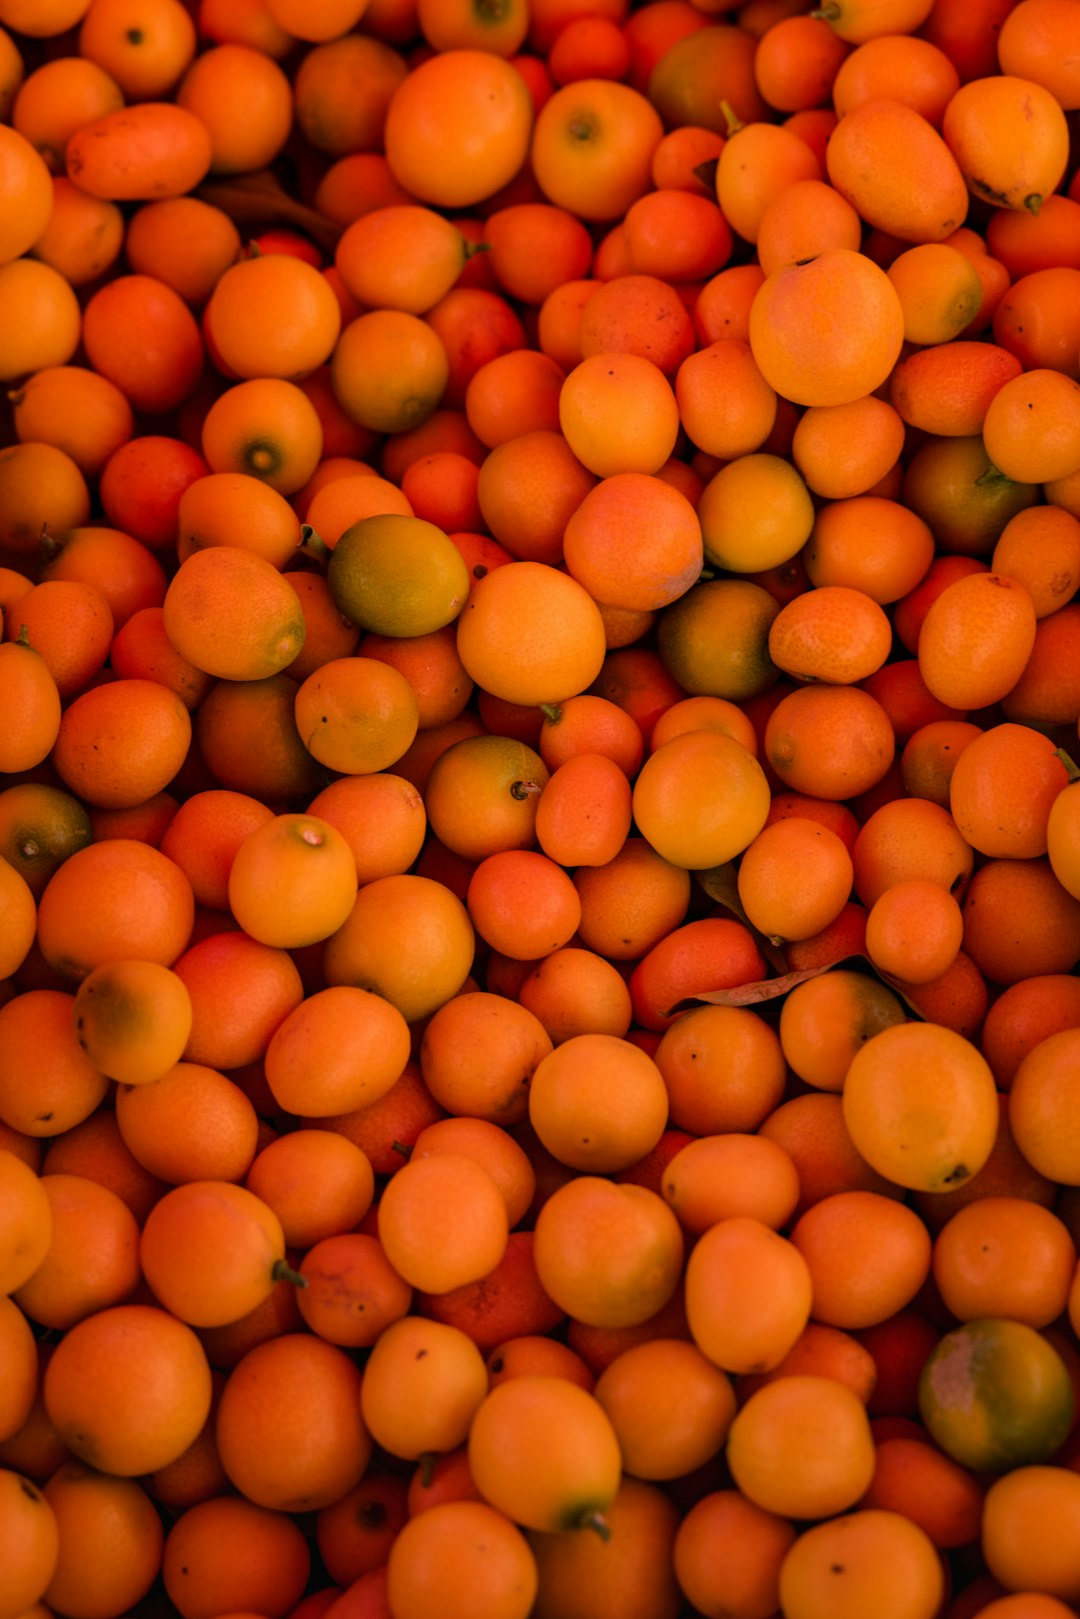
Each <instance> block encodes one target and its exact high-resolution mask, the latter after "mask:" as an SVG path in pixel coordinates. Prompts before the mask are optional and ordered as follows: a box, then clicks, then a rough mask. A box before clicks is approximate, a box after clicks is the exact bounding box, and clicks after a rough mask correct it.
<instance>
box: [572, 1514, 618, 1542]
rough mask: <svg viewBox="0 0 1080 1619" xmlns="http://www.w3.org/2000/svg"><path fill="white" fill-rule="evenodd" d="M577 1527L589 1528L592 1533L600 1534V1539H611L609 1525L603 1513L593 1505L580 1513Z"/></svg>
mask: <svg viewBox="0 0 1080 1619" xmlns="http://www.w3.org/2000/svg"><path fill="white" fill-rule="evenodd" d="M577 1528H578V1529H591V1530H592V1532H593V1534H594V1535H599V1536H600V1539H601V1540H610V1539H611V1525H610V1524H609V1523H608V1521H607V1519H606V1518H605V1517H604V1514H603V1513H602V1512H599V1511H598V1510H597V1509H596V1508H595V1507H594V1508H593V1509H592V1511H590V1512H583V1513H582V1515H581V1517H580V1518H579V1519H578V1521H577Z"/></svg>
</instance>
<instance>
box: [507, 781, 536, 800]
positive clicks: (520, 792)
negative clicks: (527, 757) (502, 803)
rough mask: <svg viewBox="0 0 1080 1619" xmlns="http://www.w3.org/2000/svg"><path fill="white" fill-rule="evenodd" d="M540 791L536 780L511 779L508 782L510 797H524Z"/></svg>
mask: <svg viewBox="0 0 1080 1619" xmlns="http://www.w3.org/2000/svg"><path fill="white" fill-rule="evenodd" d="M540 791H541V787H540V783H539V782H538V781H512V782H511V783H510V796H511V798H518V799H526V798H528V796H529V794H530V793H538V792H540Z"/></svg>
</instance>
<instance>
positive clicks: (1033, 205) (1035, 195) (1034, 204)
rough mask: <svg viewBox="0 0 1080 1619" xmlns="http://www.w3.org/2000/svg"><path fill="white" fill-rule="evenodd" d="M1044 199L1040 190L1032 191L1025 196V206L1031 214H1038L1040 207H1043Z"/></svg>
mask: <svg viewBox="0 0 1080 1619" xmlns="http://www.w3.org/2000/svg"><path fill="white" fill-rule="evenodd" d="M1042 201H1043V200H1042V195H1041V193H1040V192H1038V191H1032V192H1031V193H1030V195H1028V196H1026V197H1025V198H1024V207H1025V208H1026V209H1027V211H1028V213H1029V214H1037V213H1038V211H1039V209H1040V208H1041V207H1042Z"/></svg>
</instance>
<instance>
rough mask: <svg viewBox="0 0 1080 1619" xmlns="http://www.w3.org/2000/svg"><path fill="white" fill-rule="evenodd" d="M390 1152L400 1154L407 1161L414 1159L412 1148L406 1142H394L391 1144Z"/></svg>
mask: <svg viewBox="0 0 1080 1619" xmlns="http://www.w3.org/2000/svg"><path fill="white" fill-rule="evenodd" d="M390 1151H391V1152H398V1153H400V1154H401V1156H402V1158H405V1159H409V1158H411V1157H412V1148H411V1147H410V1146H408V1145H407V1144H406V1143H405V1142H404V1141H392V1142H391V1143H390Z"/></svg>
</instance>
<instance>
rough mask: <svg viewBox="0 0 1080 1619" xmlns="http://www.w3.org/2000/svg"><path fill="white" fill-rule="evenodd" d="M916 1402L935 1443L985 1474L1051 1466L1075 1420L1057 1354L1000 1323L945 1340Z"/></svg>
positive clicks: (1034, 1335) (1014, 1325)
mask: <svg viewBox="0 0 1080 1619" xmlns="http://www.w3.org/2000/svg"><path fill="white" fill-rule="evenodd" d="M918 1401H919V1414H920V1416H921V1417H922V1420H923V1421H924V1422H925V1424H926V1426H927V1429H928V1430H929V1433H930V1436H931V1438H933V1439H934V1441H935V1442H936V1443H937V1444H939V1445H940V1446H941V1448H942V1449H943V1450H944V1451H945V1452H946V1453H947V1454H948V1455H950V1456H951V1457H952V1458H953V1460H954V1461H958V1462H959V1463H960V1464H961V1466H963V1467H970V1468H972V1469H973V1470H974V1471H976V1472H980V1473H1003V1472H1007V1471H1009V1470H1010V1469H1012V1468H1014V1467H1025V1466H1030V1465H1032V1464H1037V1463H1040V1462H1045V1461H1047V1460H1048V1459H1049V1458H1050V1457H1051V1456H1052V1455H1053V1454H1054V1452H1055V1451H1056V1450H1057V1448H1058V1446H1059V1445H1060V1444H1061V1443H1062V1441H1063V1440H1064V1439H1065V1437H1066V1435H1067V1434H1068V1432H1069V1429H1070V1427H1071V1426H1072V1420H1073V1392H1072V1385H1071V1383H1070V1381H1069V1375H1068V1372H1067V1371H1066V1370H1065V1364H1064V1362H1063V1361H1062V1359H1061V1357H1060V1355H1058V1353H1057V1351H1056V1350H1055V1349H1054V1348H1053V1347H1052V1346H1051V1345H1050V1344H1049V1343H1048V1342H1047V1341H1046V1339H1045V1338H1043V1337H1042V1336H1041V1334H1040V1333H1038V1332H1036V1331H1035V1329H1034V1328H1033V1327H1028V1326H1025V1325H1024V1324H1023V1323H1022V1322H1019V1321H1010V1320H1008V1319H1006V1318H1003V1317H1002V1318H995V1317H986V1318H984V1319H982V1320H979V1321H968V1322H966V1323H965V1324H964V1325H963V1326H962V1327H957V1328H956V1329H955V1330H954V1331H952V1332H949V1333H946V1335H945V1336H944V1337H943V1338H942V1339H941V1341H940V1342H939V1343H938V1345H937V1347H936V1348H935V1349H934V1350H933V1351H932V1352H931V1354H930V1357H929V1359H928V1360H927V1362H926V1364H925V1366H924V1368H923V1370H922V1373H921V1375H920V1378H919V1386H918Z"/></svg>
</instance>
